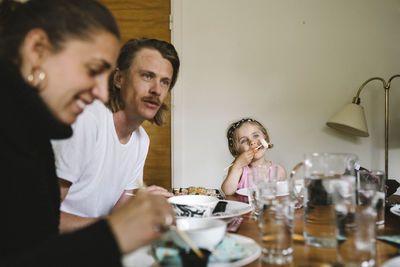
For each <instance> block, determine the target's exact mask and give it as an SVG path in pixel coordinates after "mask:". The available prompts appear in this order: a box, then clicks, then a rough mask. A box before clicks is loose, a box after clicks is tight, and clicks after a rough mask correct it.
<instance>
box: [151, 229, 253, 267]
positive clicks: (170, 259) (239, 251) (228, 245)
mask: <svg viewBox="0 0 400 267" xmlns="http://www.w3.org/2000/svg"><path fill="white" fill-rule="evenodd" d="M152 251H153V254H154V256H155V258H156V259H157V261H158V262H159V263H160V264H161V265H162V266H164V265H167V266H171V265H175V266H177V265H178V266H179V265H181V259H180V257H179V248H178V247H177V246H175V244H174V243H173V242H172V241H170V240H160V241H157V242H155V243H153V244H152ZM249 255H251V251H250V250H249V249H247V248H245V247H243V246H241V245H240V244H239V243H238V242H237V241H236V240H235V239H234V238H233V237H232V236H231V235H230V234H226V235H225V237H224V238H223V239H222V241H221V242H220V243H219V244H218V245H217V246H216V248H215V252H214V253H213V254H211V256H210V258H209V261H208V262H209V263H217V262H234V261H237V260H240V259H243V258H245V257H248V256H249Z"/></svg>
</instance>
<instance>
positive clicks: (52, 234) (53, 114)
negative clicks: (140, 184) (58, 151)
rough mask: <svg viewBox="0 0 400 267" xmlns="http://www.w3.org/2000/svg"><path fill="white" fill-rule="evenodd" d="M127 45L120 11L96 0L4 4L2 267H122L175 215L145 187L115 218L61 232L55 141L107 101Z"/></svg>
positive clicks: (0, 50)
mask: <svg viewBox="0 0 400 267" xmlns="http://www.w3.org/2000/svg"><path fill="white" fill-rule="evenodd" d="M118 46H119V31H118V27H117V25H116V23H115V20H114V18H113V17H112V15H111V13H110V12H109V11H108V10H107V9H106V8H105V7H104V6H102V5H101V4H99V3H98V2H96V1H94V0H29V1H22V0H20V1H10V0H3V1H0V84H1V88H2V89H3V90H2V92H3V97H4V98H3V99H4V101H3V103H2V105H1V107H0V110H1V112H0V114H1V116H2V124H1V126H0V127H1V130H0V147H1V150H0V167H1V171H2V174H1V181H2V184H1V187H0V188H1V189H0V190H1V191H0V195H1V203H2V206H3V211H2V218H3V220H2V221H3V222H4V221H5V224H2V225H3V227H2V228H1V230H0V231H1V234H0V235H1V237H2V238H1V241H2V242H1V252H0V266H120V265H121V262H120V258H121V254H123V253H127V252H130V251H133V250H135V249H137V248H138V247H141V246H143V245H146V244H149V243H150V242H152V241H153V240H155V239H158V238H160V237H161V235H162V233H161V232H160V231H159V230H158V229H165V227H162V226H164V225H165V224H170V223H172V222H173V213H172V210H171V208H170V206H169V205H168V203H167V201H166V200H165V199H164V198H163V197H158V196H153V195H152V196H149V195H148V194H147V193H143V192H139V194H138V196H137V197H136V198H135V199H134V200H132V201H129V202H127V203H126V204H125V205H124V206H122V207H121V208H120V209H118V210H116V211H115V212H114V213H113V214H111V215H110V216H109V217H108V219H106V220H100V221H98V222H96V223H94V224H92V225H90V226H88V227H86V228H83V229H82V230H79V231H77V232H73V233H71V234H66V235H60V234H59V229H58V227H59V205H60V191H59V186H58V182H57V178H56V174H55V166H54V156H53V151H52V147H51V144H50V139H62V138H68V137H70V136H71V135H72V130H71V128H70V126H69V125H70V124H71V123H73V122H74V121H75V120H76V118H77V116H78V115H79V114H80V113H81V112H82V111H83V110H84V108H85V106H86V105H87V104H90V103H92V102H93V101H94V100H95V99H99V100H101V101H103V102H106V101H107V100H108V90H107V80H108V76H109V74H110V72H111V70H112V69H113V68H114V66H115V61H116V58H117V56H118ZM100 197H101V196H100Z"/></svg>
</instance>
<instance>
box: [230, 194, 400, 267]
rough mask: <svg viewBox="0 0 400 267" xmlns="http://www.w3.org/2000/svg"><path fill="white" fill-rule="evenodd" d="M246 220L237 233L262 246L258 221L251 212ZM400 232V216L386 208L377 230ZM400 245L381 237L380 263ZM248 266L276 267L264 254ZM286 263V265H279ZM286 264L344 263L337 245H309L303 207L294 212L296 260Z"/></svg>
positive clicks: (322, 266)
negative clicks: (335, 246)
mask: <svg viewBox="0 0 400 267" xmlns="http://www.w3.org/2000/svg"><path fill="white" fill-rule="evenodd" d="M227 199H229V200H236V199H237V196H227ZM243 218H244V220H243V222H242V224H241V225H240V228H239V230H238V232H237V234H240V235H243V236H247V237H250V238H252V239H253V240H255V241H256V242H257V243H258V244H260V245H261V242H260V236H259V230H258V225H257V221H256V220H254V219H251V218H250V216H249V215H248V214H246V215H243ZM384 235H400V217H399V216H396V215H394V214H392V213H391V212H390V211H389V209H388V208H387V209H386V211H385V225H384V227H383V228H382V229H378V230H377V236H384ZM399 248H400V246H397V245H394V244H391V243H388V242H384V241H380V240H377V243H376V257H375V261H376V265H375V266H382V264H383V263H384V262H385V261H387V260H389V259H390V258H393V257H395V256H396V255H398V252H399ZM246 266H273V265H271V264H266V263H263V262H262V261H261V257H260V258H259V259H258V260H256V261H254V262H252V263H251V264H248V265H246ZM279 266H282V265H279ZM284 266H296V267H297V266H301V267H303V266H304V267H306V266H319V267H330V266H331V267H336V266H340V264H339V263H338V261H337V253H336V249H335V248H317V247H313V246H308V245H306V244H305V240H304V237H303V209H302V208H301V209H297V210H296V211H295V215H294V229H293V262H292V263H291V264H287V265H284Z"/></svg>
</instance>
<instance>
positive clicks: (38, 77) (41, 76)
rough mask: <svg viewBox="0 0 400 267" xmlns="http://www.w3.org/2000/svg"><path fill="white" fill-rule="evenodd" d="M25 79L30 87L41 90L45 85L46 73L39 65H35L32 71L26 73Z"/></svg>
mask: <svg viewBox="0 0 400 267" xmlns="http://www.w3.org/2000/svg"><path fill="white" fill-rule="evenodd" d="M27 80H28V83H29V84H30V85H31V86H32V87H35V88H37V89H38V90H39V91H41V90H43V89H44V87H45V86H46V83H47V75H46V73H45V72H44V71H43V70H42V69H41V68H40V67H37V68H34V69H32V72H31V73H30V74H29V75H28V77H27Z"/></svg>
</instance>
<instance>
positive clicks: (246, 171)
mask: <svg viewBox="0 0 400 267" xmlns="http://www.w3.org/2000/svg"><path fill="white" fill-rule="evenodd" d="M275 166H278V164H276V163H274V162H272V161H271V167H275ZM275 169H276V170H278V168H271V169H270V170H271V175H272V176H275V173H274V172H275ZM249 173H251V170H250V167H249V166H246V167H244V168H243V173H242V177H240V180H239V183H238V186H237V189H241V188H247V187H249V186H251V185H252V184H253V181H252V177H251V176H250V179H247V176H248V174H249ZM277 178H278V180H280V178H281V177H280V173H279V171H278V174H277ZM249 180H250V181H249Z"/></svg>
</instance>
